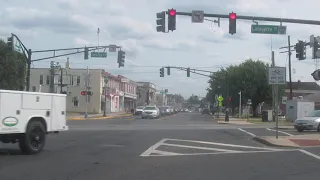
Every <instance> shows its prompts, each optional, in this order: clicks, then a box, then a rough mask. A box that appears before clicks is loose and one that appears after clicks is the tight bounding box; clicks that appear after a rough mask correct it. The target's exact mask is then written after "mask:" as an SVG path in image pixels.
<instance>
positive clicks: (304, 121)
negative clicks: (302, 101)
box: [293, 110, 320, 132]
mask: <svg viewBox="0 0 320 180" xmlns="http://www.w3.org/2000/svg"><path fill="white" fill-rule="evenodd" d="M293 124H294V128H295V129H296V130H297V131H299V132H302V131H304V130H317V131H318V132H320V110H316V111H312V112H311V113H310V114H309V115H307V116H306V117H303V118H298V119H296V120H295V121H294V123H293Z"/></svg>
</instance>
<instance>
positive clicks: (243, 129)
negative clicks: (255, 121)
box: [237, 128, 256, 137]
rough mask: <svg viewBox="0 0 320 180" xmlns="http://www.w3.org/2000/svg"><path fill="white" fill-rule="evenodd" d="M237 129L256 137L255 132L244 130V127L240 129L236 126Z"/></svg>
mask: <svg viewBox="0 0 320 180" xmlns="http://www.w3.org/2000/svg"><path fill="white" fill-rule="evenodd" d="M237 129H238V130H239V131H242V132H244V133H247V134H249V135H250V136H252V137H256V135H255V134H253V133H251V132H249V131H246V130H244V129H241V128H237Z"/></svg>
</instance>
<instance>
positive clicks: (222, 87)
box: [207, 59, 283, 108]
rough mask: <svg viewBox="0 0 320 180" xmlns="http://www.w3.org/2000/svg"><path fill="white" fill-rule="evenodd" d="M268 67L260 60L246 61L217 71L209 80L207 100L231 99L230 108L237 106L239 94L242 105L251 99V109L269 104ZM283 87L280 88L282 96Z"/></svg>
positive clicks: (270, 89) (270, 93)
mask: <svg viewBox="0 0 320 180" xmlns="http://www.w3.org/2000/svg"><path fill="white" fill-rule="evenodd" d="M268 67H269V64H266V63H264V62H262V61H260V60H257V61H254V60H252V59H248V60H246V61H245V62H243V63H241V64H239V65H231V66H229V67H227V68H225V69H220V70H219V71H217V72H216V73H215V74H214V75H213V76H212V78H211V79H210V80H209V84H210V87H209V88H208V89H207V91H208V92H207V98H210V99H211V101H214V96H215V95H222V96H223V97H224V99H225V100H226V99H227V98H228V97H232V102H231V104H230V105H231V107H233V108H234V107H237V106H239V92H240V91H241V93H242V104H245V103H246V102H247V100H248V99H251V102H252V107H253V108H256V107H257V106H258V104H259V103H261V102H265V103H268V104H271V101H272V88H271V85H268ZM282 92H283V87H280V93H279V94H282Z"/></svg>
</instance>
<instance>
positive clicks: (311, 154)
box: [299, 149, 320, 160]
mask: <svg viewBox="0 0 320 180" xmlns="http://www.w3.org/2000/svg"><path fill="white" fill-rule="evenodd" d="M299 151H300V152H302V153H304V154H306V155H309V156H311V157H314V158H316V159H318V160H320V156H318V155H315V154H313V153H311V152H309V151H306V150H304V149H300V150H299Z"/></svg>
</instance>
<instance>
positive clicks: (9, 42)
mask: <svg viewBox="0 0 320 180" xmlns="http://www.w3.org/2000/svg"><path fill="white" fill-rule="evenodd" d="M7 46H8V48H9V49H11V50H13V36H12V35H11V36H10V37H8V39H7Z"/></svg>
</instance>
